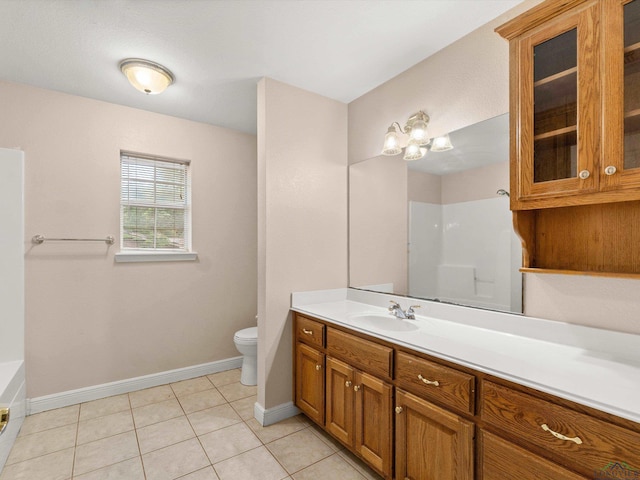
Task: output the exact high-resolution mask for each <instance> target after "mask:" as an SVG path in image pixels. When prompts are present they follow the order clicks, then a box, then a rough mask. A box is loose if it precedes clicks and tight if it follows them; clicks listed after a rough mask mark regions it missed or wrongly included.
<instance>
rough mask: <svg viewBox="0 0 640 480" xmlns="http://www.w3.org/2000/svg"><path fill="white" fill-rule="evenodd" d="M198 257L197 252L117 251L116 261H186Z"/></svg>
mask: <svg viewBox="0 0 640 480" xmlns="http://www.w3.org/2000/svg"><path fill="white" fill-rule="evenodd" d="M197 259H198V252H140V251H135V252H118V253H116V255H115V260H116V262H118V263H129V262H188V261H194V260H197Z"/></svg>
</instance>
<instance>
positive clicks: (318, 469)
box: [292, 453, 364, 480]
mask: <svg viewBox="0 0 640 480" xmlns="http://www.w3.org/2000/svg"><path fill="white" fill-rule="evenodd" d="M292 477H293V478H294V480H318V479H319V478H330V479H331V480H364V477H363V476H362V475H360V473H358V471H357V470H356V469H355V468H353V466H351V465H350V464H349V462H347V461H346V460H345V459H344V458H342V457H341V456H340V455H338V454H337V453H334V454H333V455H331V456H330V457H327V458H325V459H324V460H320V461H319V462H318V463H314V464H313V465H311V466H310V467H307V468H305V469H304V470H300V471H299V472H297V473H294V474H293V475H292Z"/></svg>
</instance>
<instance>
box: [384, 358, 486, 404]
mask: <svg viewBox="0 0 640 480" xmlns="http://www.w3.org/2000/svg"><path fill="white" fill-rule="evenodd" d="M475 382H476V379H475V377H474V376H473V375H468V374H466V373H462V372H459V371H458V370H455V369H453V368H449V367H445V366H443V365H439V364H437V363H434V362H431V361H429V360H425V359H424V358H420V357H416V356H415V355H411V354H408V353H404V352H398V354H397V356H396V383H397V385H398V386H399V387H402V388H404V389H406V390H409V391H411V392H413V393H415V394H417V395H419V396H421V397H423V398H428V399H433V400H437V401H440V402H441V403H444V404H445V406H447V407H451V408H455V409H456V410H461V411H463V412H465V413H471V414H473V411H474V408H473V407H474V391H475Z"/></svg>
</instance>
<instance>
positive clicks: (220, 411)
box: [188, 403, 242, 435]
mask: <svg viewBox="0 0 640 480" xmlns="http://www.w3.org/2000/svg"><path fill="white" fill-rule="evenodd" d="M188 417H189V421H190V422H191V426H192V427H193V429H194V430H195V432H196V435H204V434H205V433H209V432H213V431H214V430H219V429H221V428H224V427H228V426H230V425H235V424H236V423H240V422H242V419H241V418H240V416H239V415H238V414H237V413H236V411H235V410H234V409H233V408H231V405H229V404H228V403H225V404H224V405H218V406H217V407H213V408H207V409H206V410H200V411H199V412H194V413H191V414H189V415H188Z"/></svg>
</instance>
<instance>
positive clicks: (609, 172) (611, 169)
mask: <svg viewBox="0 0 640 480" xmlns="http://www.w3.org/2000/svg"><path fill="white" fill-rule="evenodd" d="M617 171H618V169H617V168H616V167H614V166H613V165H609V166H608V167H607V168H605V169H604V173H606V174H607V175H613V174H614V173H616V172H617Z"/></svg>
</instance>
